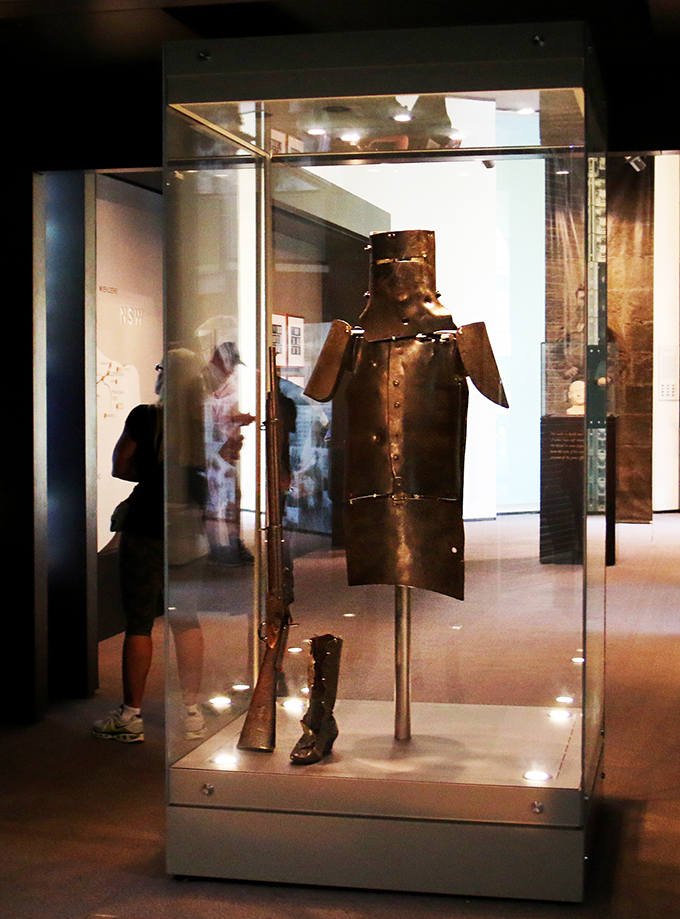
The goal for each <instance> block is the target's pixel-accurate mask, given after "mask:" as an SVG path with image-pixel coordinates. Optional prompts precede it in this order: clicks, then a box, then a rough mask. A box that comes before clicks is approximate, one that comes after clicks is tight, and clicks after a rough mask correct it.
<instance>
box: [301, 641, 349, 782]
mask: <svg viewBox="0 0 680 919" xmlns="http://www.w3.org/2000/svg"><path fill="white" fill-rule="evenodd" d="M341 650H342V638H336V637H335V636H334V635H316V636H315V637H314V638H312V660H313V662H314V677H313V681H312V686H311V695H310V698H309V708H308V709H307V713H306V715H305V716H304V718H303V719H302V721H301V722H300V723H301V724H302V731H303V733H302V737H301V738H300V739H299V740H298V742H297V743H296V744H295V746H294V747H293V751H292V753H291V754H290V758H291V761H292V763H293V765H294V766H309V765H311V764H312V763H318V762H319V760H320V759H322V758H323V757H324V756H327V755H328V754H329V753H330V752H331V749H332V747H333V743H334V741H335V738H336V737H337V736H338V725H337V723H336V721H335V718H334V717H333V706H334V705H335V699H336V696H337V693H338V674H339V672H340V652H341Z"/></svg>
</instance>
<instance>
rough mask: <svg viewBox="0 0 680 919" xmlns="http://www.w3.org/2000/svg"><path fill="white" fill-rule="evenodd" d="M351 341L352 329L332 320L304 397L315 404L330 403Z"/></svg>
mask: <svg viewBox="0 0 680 919" xmlns="http://www.w3.org/2000/svg"><path fill="white" fill-rule="evenodd" d="M351 341H352V327H351V326H350V325H349V324H348V323H347V322H344V321H343V320H342V319H334V320H333V322H332V323H331V328H330V331H329V333H328V337H327V338H326V341H325V342H324V346H323V348H322V349H321V353H320V354H319V358H318V360H317V362H316V366H315V367H314V370H313V371H312V375H311V377H310V378H309V383H307V387H306V389H305V395H306V396H309V397H310V399H315V400H316V401H317V402H330V400H331V399H332V398H333V396H334V395H335V390H336V389H337V388H338V384H339V383H340V378H341V377H342V372H343V370H344V369H345V367H346V365H347V358H348V357H349V354H350V348H351Z"/></svg>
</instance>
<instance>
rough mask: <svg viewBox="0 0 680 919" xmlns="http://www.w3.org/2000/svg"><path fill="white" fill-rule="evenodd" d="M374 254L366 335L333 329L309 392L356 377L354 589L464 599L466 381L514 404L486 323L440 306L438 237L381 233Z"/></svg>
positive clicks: (326, 391)
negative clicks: (387, 587) (466, 320)
mask: <svg viewBox="0 0 680 919" xmlns="http://www.w3.org/2000/svg"><path fill="white" fill-rule="evenodd" d="M371 256H372V262H371V290H370V299H369V301H368V305H367V307H366V309H365V311H364V312H363V314H362V316H361V319H360V321H361V323H362V325H363V327H364V328H363V329H353V330H350V327H349V326H348V325H347V323H344V322H341V321H337V320H336V322H334V323H333V325H332V328H331V332H330V333H329V336H328V339H327V341H326V344H325V345H324V348H323V350H322V352H321V355H320V356H319V360H318V362H317V365H316V367H315V369H314V372H313V374H312V376H311V378H310V381H309V384H308V386H307V389H306V390H305V392H306V394H307V395H309V396H311V397H312V398H314V399H317V400H319V401H328V400H329V399H331V398H332V396H333V394H334V392H335V389H336V387H337V382H338V380H339V378H340V376H341V375H342V373H343V371H345V370H347V371H349V372H350V374H351V378H350V382H349V385H348V387H347V404H348V435H347V444H346V446H347V464H346V470H347V471H346V482H345V497H346V505H345V508H346V513H345V537H346V539H345V541H346V545H347V579H348V582H349V584H350V585H356V584H400V585H404V586H407V587H420V588H424V589H426V590H433V591H436V592H437V593H442V594H446V595H447V596H450V597H456V598H458V599H460V600H462V599H463V581H464V570H463V566H464V551H463V550H464V539H465V537H464V531H463V514H462V501H463V466H464V460H465V434H466V425H467V405H468V387H467V381H466V376H467V375H470V376H472V379H473V382H475V383H476V385H477V387H478V388H479V389H480V391H481V392H482V393H483V394H484V395H486V396H487V397H488V398H490V399H492V401H494V402H497V403H498V404H499V405H507V400H506V398H505V393H504V391H503V385H502V383H501V380H500V376H499V374H498V368H497V367H496V362H495V359H494V357H493V352H492V351H491V345H490V344H489V341H488V337H487V335H486V329H485V327H484V324H483V323H474V324H473V325H471V326H464V327H463V328H462V329H460V330H456V326H455V325H454V323H453V320H452V319H451V316H450V315H449V314H448V313H447V312H446V311H445V309H444V307H443V306H442V304H441V303H440V302H439V300H438V294H437V292H436V290H435V282H434V234H433V233H431V232H429V231H424V230H414V231H401V232H398V233H397V232H392V233H374V234H372V235H371ZM459 334H460V336H461V347H459V344H458V341H457V337H458V335H459ZM463 342H464V344H463ZM468 365H469V366H468ZM473 374H474V376H473ZM475 377H476V379H475Z"/></svg>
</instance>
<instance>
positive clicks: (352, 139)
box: [177, 89, 584, 156]
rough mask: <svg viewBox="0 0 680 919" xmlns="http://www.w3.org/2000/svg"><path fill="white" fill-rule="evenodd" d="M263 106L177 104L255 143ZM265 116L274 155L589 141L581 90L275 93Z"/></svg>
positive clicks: (268, 143)
mask: <svg viewBox="0 0 680 919" xmlns="http://www.w3.org/2000/svg"><path fill="white" fill-rule="evenodd" d="M259 105H260V104H259V103H255V102H230V103H227V102H204V103H195V104H192V105H184V106H177V108H179V109H181V110H182V111H184V112H187V113H190V114H192V115H194V116H195V117H198V118H201V119H203V120H204V121H205V123H206V124H212V125H214V126H215V127H217V128H219V129H220V130H222V131H224V132H227V133H228V134H229V135H231V136H233V137H239V138H242V139H243V140H246V141H248V142H250V143H254V142H255V141H256V136H257V134H258V130H259V128H258V122H259V120H260V108H259ZM263 117H264V132H265V138H266V140H265V145H266V148H267V150H268V151H269V152H270V153H272V154H273V155H275V156H278V155H286V154H302V153H305V154H309V153H313V154H328V153H332V154H338V153H340V154H352V153H380V152H383V153H384V152H392V151H402V152H403V151H418V150H420V151H428V152H429V153H432V152H433V151H435V150H440V151H441V150H455V149H459V148H461V149H473V148H476V149H489V148H496V147H499V148H506V147H534V146H548V147H580V146H582V145H583V142H584V140H583V91H582V90H581V89H535V90H513V91H503V92H476V93H439V94H434V93H429V94H421V95H418V94H417V93H412V94H407V95H398V96H360V97H354V98H337V99H332V98H324V99H273V100H269V101H267V102H266V103H265V104H264V112H263Z"/></svg>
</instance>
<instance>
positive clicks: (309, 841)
mask: <svg viewBox="0 0 680 919" xmlns="http://www.w3.org/2000/svg"><path fill="white" fill-rule="evenodd" d="M585 864H586V851H585V830H584V829H573V830H569V829H564V828H555V827H529V826H505V825H499V824H473V823H454V822H449V821H438V820H423V821H420V820H395V819H382V818H375V817H368V818H367V817H346V816H340V815H329V814H299V813H297V814H291V813H280V812H263V811H245V810H220V809H213V808H195V807H177V806H174V807H173V806H171V807H169V809H168V850H167V866H168V872H169V873H171V874H175V875H189V876H200V877H219V878H230V879H238V880H244V881H267V882H270V883H271V882H274V883H287V884H315V885H321V886H329V887H362V888H370V889H376V890H399V891H412V892H421V893H435V894H458V895H461V896H485V897H507V898H519V899H533V900H559V901H571V902H579V901H581V900H582V899H583V885H584V868H585Z"/></svg>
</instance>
